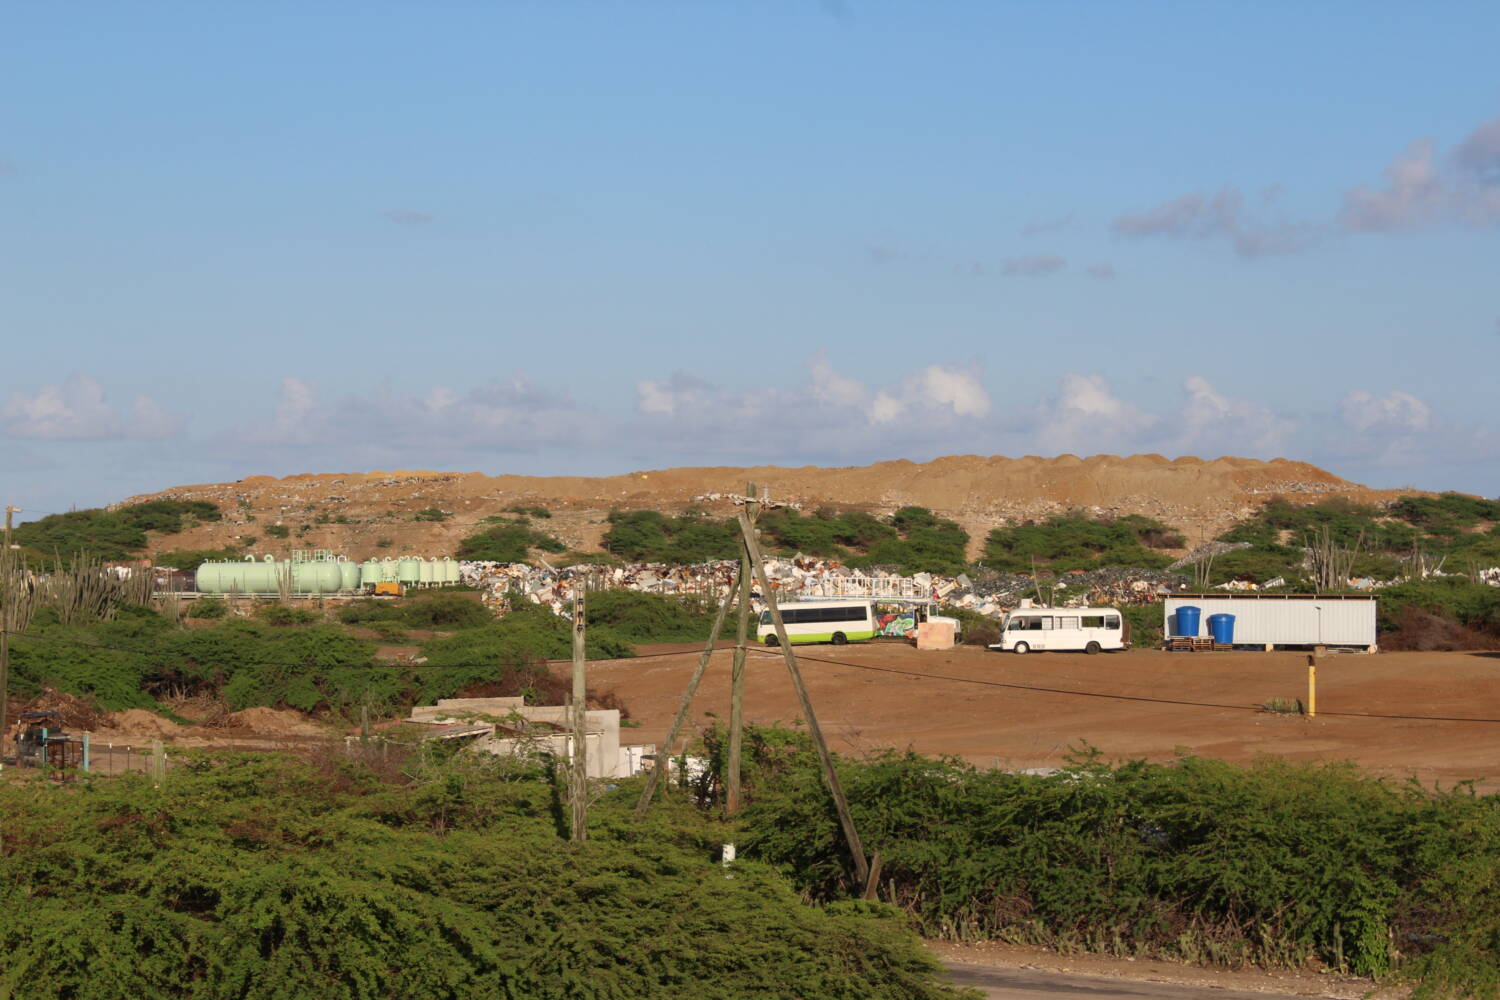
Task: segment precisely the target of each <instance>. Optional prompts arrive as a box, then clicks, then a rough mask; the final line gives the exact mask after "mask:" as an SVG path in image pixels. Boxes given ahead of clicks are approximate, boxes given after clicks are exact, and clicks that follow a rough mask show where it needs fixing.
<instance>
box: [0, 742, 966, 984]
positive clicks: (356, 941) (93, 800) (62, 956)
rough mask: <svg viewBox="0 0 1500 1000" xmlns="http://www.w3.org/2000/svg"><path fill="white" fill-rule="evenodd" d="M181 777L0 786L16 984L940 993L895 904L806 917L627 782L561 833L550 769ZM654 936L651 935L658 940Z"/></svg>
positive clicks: (435, 767) (224, 772)
mask: <svg viewBox="0 0 1500 1000" xmlns="http://www.w3.org/2000/svg"><path fill="white" fill-rule="evenodd" d="M408 767H409V769H410V770H411V772H412V773H413V774H414V775H415V776H416V777H415V779H414V780H413V781H411V782H410V783H406V782H403V783H401V784H387V783H385V782H384V781H383V780H382V773H381V771H380V770H379V769H378V767H376V766H371V765H366V764H362V763H360V762H358V761H355V760H343V761H338V762H335V763H330V764H328V765H327V766H326V767H325V768H323V769H322V770H315V769H314V768H312V767H310V766H307V765H303V764H299V763H296V762H294V761H290V760H286V759H280V758H275V757H270V758H266V757H262V758H253V757H248V756H246V757H229V758H206V759H196V760H185V761H183V762H182V765H181V766H178V767H175V768H173V769H172V770H171V772H169V773H170V778H169V780H167V781H166V782H165V783H164V784H163V785H162V786H161V787H160V788H153V787H152V785H151V783H150V782H149V781H147V780H146V779H145V778H144V777H139V776H136V777H125V778H120V779H115V780H110V781H100V782H97V783H94V784H92V785H90V786H89V788H88V791H87V793H86V794H78V793H77V792H76V790H75V789H73V788H59V787H47V786H45V785H37V783H34V782H28V783H25V784H24V785H16V784H13V783H7V784H5V785H0V836H3V838H4V843H5V845H6V851H5V852H4V854H3V855H0V905H3V906H4V907H5V908H6V909H7V910H8V911H9V912H13V913H16V912H24V913H25V914H26V919H24V920H8V921H5V922H4V923H3V925H0V949H3V953H4V954H5V956H6V968H5V971H4V976H5V982H6V992H7V994H8V995H10V996H13V997H16V998H17V1000H32V998H42V997H49V998H50V997H59V996H62V997H102V996H129V997H196V998H203V1000H214V998H229V997H234V998H244V1000H272V998H285V997H317V998H320V1000H365V998H375V997H434V998H436V997H443V998H450V1000H479V998H491V997H580V998H597V1000H606V998H626V997H628V998H632V1000H635V998H639V1000H669V998H672V1000H676V998H681V997H702V998H705V1000H741V998H751V997H765V996H770V995H774V996H787V997H839V998H843V1000H867V998H869V1000H873V998H882V1000H938V998H940V997H954V998H956V997H957V996H958V995H959V994H958V993H957V992H956V991H954V990H953V989H951V988H949V987H944V986H942V985H940V979H939V975H940V970H939V967H938V966H937V963H936V962H935V961H934V960H933V959H932V958H931V957H930V956H929V955H928V954H927V953H926V952H925V951H924V949H923V948H922V946H921V942H920V941H919V940H918V939H917V938H916V937H915V936H914V935H913V934H911V932H910V931H909V930H907V929H906V928H905V927H904V925H903V922H902V920H901V919H900V918H899V915H898V914H896V912H895V911H894V910H892V909H891V908H889V907H886V906H882V905H879V904H867V903H858V902H854V903H840V904H837V905H833V906H827V907H819V906H811V905H808V904H806V903H805V902H803V901H802V900H800V899H799V898H798V896H797V894H796V893H795V891H793V889H792V888H791V887H790V886H789V885H788V884H787V881H786V880H785V879H784V878H782V877H780V876H779V875H777V874H776V873H775V872H773V871H771V870H769V869H768V868H766V867H765V866H764V865H761V864H757V863H755V862H751V861H745V862H740V863H736V864H735V866H734V868H733V870H732V871H731V872H726V871H725V870H724V869H723V868H722V867H721V866H720V865H719V864H718V863H717V862H716V861H715V860H714V859H713V857H712V855H711V850H712V845H713V844H714V843H716V842H718V841H719V840H722V839H723V835H722V833H721V831H719V830H717V829H714V828H713V827H711V826H710V825H709V824H707V823H705V821H704V820H703V819H702V818H700V817H699V816H697V815H696V814H694V813H693V812H692V811H691V810H689V809H686V808H683V807H678V808H671V809H668V808H661V809H658V810H656V811H654V812H653V815H652V818H651V819H650V821H648V822H647V823H646V824H644V825H642V824H639V823H636V822H633V821H632V820H630V819H629V810H630V807H631V805H632V804H633V800H632V799H631V794H632V793H633V792H634V791H635V788H636V786H635V784H634V783H632V784H631V785H630V786H628V787H627V788H623V789H621V790H619V791H618V792H615V793H612V794H610V795H607V796H606V797H605V798H604V799H603V800H602V801H600V802H598V803H597V804H596V805H595V806H594V807H593V810H592V813H591V824H590V826H591V829H590V835H589V839H588V841H587V843H582V844H570V843H569V842H568V841H567V840H566V839H565V837H564V836H562V835H561V833H560V826H559V821H558V820H556V819H555V818H554V808H555V807H554V803H555V802H556V800H557V798H558V796H559V795H561V794H565V793H564V792H563V791H562V789H561V786H560V783H559V782H558V781H556V780H554V778H553V776H552V775H551V774H550V773H549V772H548V771H547V770H546V769H544V768H541V767H537V766H527V765H521V764H517V763H515V762H512V761H506V760H501V759H493V760H491V761H473V760H467V759H459V760H454V761H450V762H446V763H443V762H439V761H437V760H429V761H425V762H424V760H423V758H420V757H417V756H415V755H414V756H413V757H412V758H411V761H410V763H409V765H408ZM642 927H649V928H652V931H651V933H649V934H643V933H642V931H641V928H642Z"/></svg>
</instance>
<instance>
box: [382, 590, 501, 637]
mask: <svg viewBox="0 0 1500 1000" xmlns="http://www.w3.org/2000/svg"><path fill="white" fill-rule="evenodd" d="M477 598H478V595H477V594H471V595H468V596H466V595H465V594H463V593H460V592H453V591H429V592H419V593H416V594H412V595H410V596H408V597H406V598H405V599H403V601H402V602H401V606H400V609H399V610H400V615H401V620H402V621H404V622H405V623H406V624H407V625H409V626H411V627H412V628H474V627H477V626H481V625H485V624H488V623H489V622H492V621H494V620H495V616H494V615H492V614H491V613H490V611H489V609H488V608H486V607H485V606H484V605H483V604H481V603H480V602H479V600H478V599H477Z"/></svg>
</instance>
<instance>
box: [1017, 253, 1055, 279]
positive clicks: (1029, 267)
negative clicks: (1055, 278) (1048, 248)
mask: <svg viewBox="0 0 1500 1000" xmlns="http://www.w3.org/2000/svg"><path fill="white" fill-rule="evenodd" d="M1067 266H1068V262H1067V261H1066V260H1064V259H1063V258H1061V257H1059V256H1057V255H1056V254H1050V253H1043V254H1036V255H1035V256H1032V257H1012V258H1011V259H1010V260H1007V261H1006V262H1005V263H1004V264H1003V265H1001V268H1000V271H1001V273H1002V274H1014V275H1021V276H1024V277H1029V278H1040V277H1045V276H1047V275H1049V274H1056V273H1057V272H1058V271H1061V270H1062V269H1063V268H1065V267H1067Z"/></svg>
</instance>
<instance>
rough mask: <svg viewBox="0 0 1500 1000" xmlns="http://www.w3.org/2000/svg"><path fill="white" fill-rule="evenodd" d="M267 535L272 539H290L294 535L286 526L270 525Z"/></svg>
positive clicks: (267, 528)
mask: <svg viewBox="0 0 1500 1000" xmlns="http://www.w3.org/2000/svg"><path fill="white" fill-rule="evenodd" d="M266 534H267V535H270V536H271V537H272V538H288V537H290V536H291V534H292V529H291V528H289V527H287V526H286V525H284V524H268V525H266Z"/></svg>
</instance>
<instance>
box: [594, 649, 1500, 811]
mask: <svg viewBox="0 0 1500 1000" xmlns="http://www.w3.org/2000/svg"><path fill="white" fill-rule="evenodd" d="M668 649H672V650H675V649H682V650H683V652H681V653H677V654H675V655H665V656H658V657H653V658H640V659H636V660H616V661H612V662H607V663H596V664H593V665H591V667H590V686H591V687H595V688H597V689H598V690H600V691H612V692H614V693H615V694H617V695H618V696H619V697H620V698H621V699H622V700H623V701H624V703H625V704H626V706H627V707H628V708H629V710H630V713H631V715H632V716H633V717H634V718H635V719H636V720H639V722H640V723H641V725H640V727H639V728H635V729H629V730H626V731H625V732H624V733H623V734H622V736H623V738H624V739H626V740H627V741H629V742H640V743H659V742H661V741H662V740H663V739H664V738H665V735H666V728H667V726H668V724H669V723H670V721H671V718H672V715H673V713H674V712H675V711H676V708H677V704H678V701H679V699H680V697H681V694H682V691H683V688H684V687H685V686H686V683H687V680H688V677H689V675H690V674H691V672H692V668H693V665H694V663H695V662H696V655H695V653H694V652H693V651H692V647H657V649H656V651H658V652H660V651H664V650H668ZM649 651H650V650H648V652H649ZM798 654H799V662H800V663H801V667H802V672H803V675H804V676H805V677H806V678H807V681H808V685H809V689H810V691H811V693H812V699H813V704H814V706H815V708H816V710H817V712H818V718H819V720H820V721H821V722H822V724H823V727H824V729H825V731H826V732H827V733H828V736H829V739H830V741H831V743H832V744H833V746H834V748H835V749H836V750H838V751H839V752H842V753H856V754H857V753H860V752H866V751H870V750H874V749H878V748H885V747H895V748H898V749H905V748H907V747H910V748H912V749H914V750H916V751H918V752H921V753H927V754H956V755H959V756H962V757H965V758H967V759H969V760H971V761H973V762H975V763H976V764H980V765H982V766H998V767H1003V768H1010V769H1019V768H1039V767H1057V766H1060V765H1061V764H1063V763H1064V758H1065V757H1066V755H1067V754H1068V752H1069V748H1070V747H1073V746H1077V745H1079V744H1081V743H1082V742H1083V741H1087V742H1088V743H1091V744H1093V745H1094V746H1096V747H1098V748H1099V749H1100V750H1102V751H1104V753H1105V754H1106V755H1108V756H1109V757H1112V758H1127V757H1128V758H1133V757H1146V758H1150V759H1165V758H1169V757H1171V756H1172V755H1173V754H1174V753H1175V752H1177V751H1178V750H1179V749H1181V750H1185V751H1189V752H1192V753H1195V754H1199V755H1202V756H1208V757H1216V758H1222V759H1225V760H1230V761H1239V762H1248V761H1250V760H1252V759H1253V758H1255V757H1256V756H1257V755H1259V754H1275V755H1279V756H1283V757H1288V758H1291V759H1295V760H1353V761H1357V762H1359V763H1361V764H1363V765H1365V766H1366V767H1368V768H1370V769H1371V770H1373V771H1376V772H1378V773H1381V774H1386V775H1391V776H1396V777H1406V776H1415V777H1416V778H1418V779H1419V780H1421V781H1423V782H1426V783H1432V782H1441V783H1442V784H1443V785H1445V786H1447V785H1451V784H1452V783H1454V782H1457V781H1461V780H1467V779H1478V780H1479V781H1480V787H1481V788H1482V789H1485V790H1496V789H1500V654H1495V653H1381V654H1376V655H1365V654H1347V655H1340V656H1329V657H1325V658H1323V659H1322V660H1321V661H1320V663H1319V668H1318V693H1317V705H1318V710H1319V711H1318V716H1317V718H1315V719H1308V718H1304V717H1300V716H1288V715H1273V714H1270V713H1267V712H1265V711H1264V710H1262V709H1261V706H1262V705H1263V703H1264V702H1265V701H1266V700H1267V699H1269V698H1273V697H1281V698H1293V699H1295V698H1302V697H1305V695H1306V685H1307V667H1306V663H1307V659H1306V655H1305V654H1300V653H1289V652H1281V653H1248V652H1247V653H1164V652H1158V651H1149V650H1129V651H1126V652H1120V653H1110V654H1101V655H1099V656H1086V655H1083V654H1066V653H1034V654H1030V655H1027V656H1016V655H1014V654H1002V653H996V652H990V651H988V650H984V649H979V648H974V647H961V648H958V649H954V650H951V651H947V652H919V651H917V650H916V649H914V648H912V647H910V646H907V645H904V644H895V643H892V644H887V643H871V644H865V645H851V646H842V647H834V646H806V647H798ZM832 661H837V662H832ZM729 662H730V652H729V651H728V650H727V649H721V650H719V651H717V652H715V654H714V656H713V660H712V663H711V665H710V667H709V673H708V675H707V676H706V677H705V678H704V682H703V685H702V687H701V688H700V690H699V694H698V698H697V701H696V703H695V705H694V711H693V714H692V716H691V720H692V722H693V723H694V724H695V725H697V726H703V725H707V724H708V723H711V722H712V721H713V718H714V717H717V718H719V719H721V720H722V719H727V717H728V713H729ZM746 675H747V682H748V683H747V690H746V696H745V710H746V716H747V719H748V720H749V721H750V722H752V723H757V724H768V723H774V722H781V723H790V722H792V721H793V720H794V719H796V718H797V717H798V716H799V715H800V712H799V710H798V707H797V702H796V696H795V694H794V692H793V690H792V687H791V684H790V682H789V680H788V678H787V672H786V667H785V665H784V664H783V662H782V660H781V657H780V654H779V653H776V652H772V651H767V650H760V649H757V650H753V651H752V652H751V654H750V658H749V661H748V663H747V666H746ZM1372 716H1395V717H1387V718H1380V717H1372ZM1421 716H1427V717H1436V718H1417V717H1421ZM1454 720H1489V721H1454Z"/></svg>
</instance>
